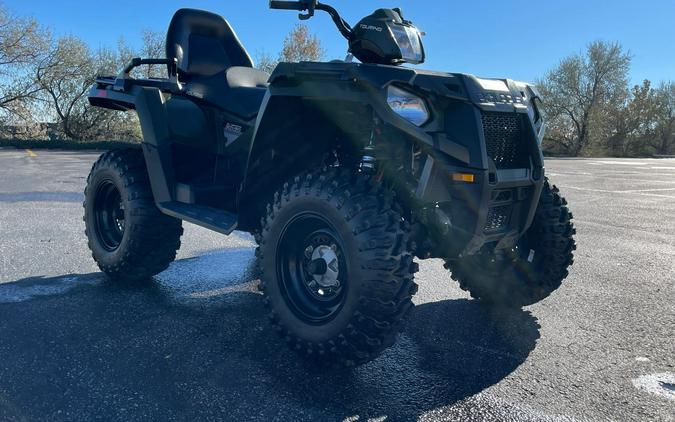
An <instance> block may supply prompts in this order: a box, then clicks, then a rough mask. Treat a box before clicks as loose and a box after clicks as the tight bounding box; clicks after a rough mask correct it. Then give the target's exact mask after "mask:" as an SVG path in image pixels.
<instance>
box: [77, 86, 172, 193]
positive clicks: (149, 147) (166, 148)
mask: <svg viewBox="0 0 675 422" xmlns="http://www.w3.org/2000/svg"><path fill="white" fill-rule="evenodd" d="M89 102H90V104H91V105H93V106H96V107H102V108H107V109H110V110H118V111H128V110H136V112H137V113H138V118H139V120H140V123H141V130H142V132H143V144H142V146H143V153H144V156H145V162H146V166H147V170H148V177H149V178H150V185H151V186H152V192H153V195H154V197H155V201H156V202H157V203H162V202H169V201H171V200H172V198H173V194H172V192H173V187H174V186H175V181H174V177H173V175H174V171H173V167H172V160H171V153H170V145H171V142H170V139H171V134H170V129H169V124H168V122H169V117H168V112H167V108H166V104H165V98H164V95H163V94H162V91H161V90H160V89H159V88H154V87H145V86H139V85H135V86H132V87H130V88H129V89H128V90H126V91H116V90H113V89H112V87H111V86H110V85H105V84H100V83H99V84H97V85H95V86H94V87H93V88H92V89H91V91H90V93H89Z"/></svg>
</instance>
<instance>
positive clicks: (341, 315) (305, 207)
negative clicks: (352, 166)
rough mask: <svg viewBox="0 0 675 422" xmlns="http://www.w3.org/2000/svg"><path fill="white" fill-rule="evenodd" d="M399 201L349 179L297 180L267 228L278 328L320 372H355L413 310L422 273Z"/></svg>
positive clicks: (331, 175)
mask: <svg viewBox="0 0 675 422" xmlns="http://www.w3.org/2000/svg"><path fill="white" fill-rule="evenodd" d="M407 246H408V234H407V223H406V222H405V221H404V220H403V219H402V218H401V215H400V214H399V213H398V212H397V211H395V207H394V200H393V194H391V193H390V192H389V191H387V190H386V189H384V188H382V187H380V186H377V185H376V184H375V183H374V182H372V181H371V180H370V179H369V178H367V177H366V176H363V175H359V174H353V173H352V172H350V171H347V170H336V169H331V170H326V171H322V172H317V173H315V174H310V175H307V176H305V177H298V178H296V179H294V180H293V181H292V182H291V183H287V184H286V185H285V186H284V188H283V190H282V191H280V192H278V193H277V194H276V195H275V199H274V202H273V203H272V204H270V205H269V207H268V211H267V216H266V217H265V218H264V219H263V221H262V233H261V236H260V252H259V254H260V266H261V274H262V276H261V280H262V283H261V288H262V290H263V293H264V297H265V304H266V306H267V307H268V308H269V309H270V318H271V320H272V324H273V325H274V326H275V328H276V330H277V331H278V332H279V334H280V335H281V337H282V338H284V339H285V340H286V341H287V342H288V344H289V345H290V346H291V348H292V349H294V350H296V351H297V352H298V353H300V354H301V355H303V356H304V357H306V358H309V359H312V360H313V361H315V362H316V363H319V364H326V365H340V366H353V365H357V364H361V363H365V362H368V361H370V360H372V359H374V358H375V357H377V356H378V355H379V354H380V353H381V352H382V351H383V350H384V349H385V348H387V347H389V346H390V345H392V344H393V343H394V341H395V338H396V334H397V333H398V332H399V331H400V329H401V327H402V322H403V320H404V318H405V316H406V315H407V314H408V312H409V311H410V310H411V309H412V308H413V303H412V301H411V298H412V296H413V295H414V294H415V292H416V289H417V286H416V285H415V283H414V281H413V274H414V272H415V271H416V265H415V264H414V263H413V260H412V259H413V258H412V255H411V253H410V251H408V247H407Z"/></svg>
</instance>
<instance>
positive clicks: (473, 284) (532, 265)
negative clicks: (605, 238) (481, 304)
mask: <svg viewBox="0 0 675 422" xmlns="http://www.w3.org/2000/svg"><path fill="white" fill-rule="evenodd" d="M575 233H576V230H575V229H574V225H573V224H572V213H571V212H570V211H569V209H568V208H567V201H566V200H565V198H563V197H562V196H560V192H559V190H558V188H557V187H555V186H552V185H550V184H549V181H548V179H547V180H546V181H545V183H544V189H543V191H542V193H541V197H540V199H539V205H538V208H537V212H536V214H535V217H534V221H533V223H532V226H531V227H530V229H529V230H528V231H527V232H526V233H525V235H524V236H523V238H522V239H521V240H520V241H519V242H518V245H517V246H516V247H515V248H514V249H511V250H508V251H499V252H495V251H494V249H492V250H490V249H484V250H483V251H481V252H479V253H478V254H476V255H473V256H468V257H464V258H460V259H459V260H455V261H451V262H450V261H449V262H447V264H446V267H447V268H449V269H450V270H451V271H452V278H453V279H454V280H456V281H458V282H459V285H460V287H461V288H462V289H463V290H466V291H468V292H469V293H470V294H471V296H472V297H474V298H476V299H481V300H484V301H486V302H488V303H492V304H496V305H505V306H513V307H520V306H527V305H531V304H534V303H536V302H539V301H541V300H543V299H544V298H546V297H548V296H549V295H550V294H551V293H553V292H554V291H555V290H556V289H558V287H560V285H561V284H562V281H563V280H564V279H565V278H566V277H567V275H568V268H569V267H570V266H571V265H572V263H573V262H574V259H573V258H574V257H573V252H574V250H575V249H576V244H575V241H574V235H575Z"/></svg>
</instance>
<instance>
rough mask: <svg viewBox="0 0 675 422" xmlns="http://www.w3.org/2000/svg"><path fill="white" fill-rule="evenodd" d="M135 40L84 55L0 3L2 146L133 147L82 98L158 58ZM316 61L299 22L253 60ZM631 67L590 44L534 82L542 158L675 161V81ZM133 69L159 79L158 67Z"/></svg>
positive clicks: (265, 64)
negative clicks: (542, 126) (104, 80)
mask: <svg viewBox="0 0 675 422" xmlns="http://www.w3.org/2000/svg"><path fill="white" fill-rule="evenodd" d="M141 39H142V43H141V47H140V48H139V49H134V48H131V47H130V46H129V44H128V43H127V42H126V41H125V40H124V39H120V40H119V41H118V43H117V46H116V47H115V48H99V49H92V48H90V47H89V46H88V45H87V44H86V43H85V42H84V41H83V40H81V39H79V38H77V37H75V36H73V35H68V36H62V37H55V36H54V35H53V34H52V33H51V32H50V31H49V30H48V29H47V28H45V27H44V26H42V25H40V24H39V22H37V21H36V20H35V19H33V18H26V17H22V16H16V15H14V14H12V13H11V12H10V11H8V10H7V9H6V8H5V7H4V6H2V5H0V139H46V138H49V139H73V140H79V141H92V140H129V141H137V140H139V139H140V138H141V132H140V126H139V124H138V121H137V118H136V116H135V113H119V112H112V111H108V110H103V109H100V108H95V107H90V106H89V104H88V101H87V94H88V91H89V89H90V87H91V86H92V85H93V83H94V81H95V79H96V77H97V76H98V75H114V74H117V73H118V72H119V70H120V69H121V68H122V67H124V65H125V64H126V63H128V62H129V60H131V59H132V58H133V57H164V54H165V53H164V51H165V50H164V34H163V33H158V32H153V31H147V30H146V31H143V32H142V33H141ZM324 54H325V52H324V50H323V49H322V47H321V43H320V41H319V40H318V39H317V38H316V36H314V35H312V34H311V33H310V32H309V30H308V28H307V27H306V26H303V25H298V26H297V27H296V28H294V30H293V31H291V32H290V33H289V34H288V35H287V37H286V39H285V40H284V45H283V49H282V51H281V52H280V53H279V54H278V56H276V57H272V56H270V55H268V54H260V55H258V57H257V59H258V60H257V61H258V67H259V68H261V69H263V70H266V71H271V70H272V69H273V68H274V66H275V65H276V64H277V63H278V62H279V61H301V60H320V59H322V58H323V56H324ZM630 65H631V55H630V53H629V52H627V51H625V50H624V49H623V48H622V46H621V45H620V44H618V43H607V42H601V41H597V42H593V43H591V44H589V45H588V46H587V48H586V49H585V50H584V51H583V52H580V53H578V54H574V55H572V56H569V57H566V58H564V59H562V60H561V61H560V63H559V64H558V66H556V67H555V68H554V69H552V70H550V71H549V72H548V73H547V74H546V75H545V76H544V77H542V78H541V79H540V80H539V81H538V82H537V85H538V88H539V90H540V92H541V94H542V96H543V99H544V105H545V109H546V110H545V111H546V116H547V128H548V130H547V134H546V137H545V139H544V143H543V147H544V150H545V152H547V153H548V154H553V155H568V156H580V155H611V156H647V155H655V154H656V155H659V154H660V155H669V154H675V83H673V82H661V83H660V84H658V86H654V84H652V83H651V82H650V81H648V80H645V81H644V82H643V83H642V84H641V85H638V86H635V87H632V88H631V87H629V82H628V80H629V79H628V74H629V71H630ZM135 72H137V73H136V75H137V76H142V77H161V76H163V75H164V74H165V69H164V68H163V67H162V66H147V67H145V68H142V69H140V70H136V71H135Z"/></svg>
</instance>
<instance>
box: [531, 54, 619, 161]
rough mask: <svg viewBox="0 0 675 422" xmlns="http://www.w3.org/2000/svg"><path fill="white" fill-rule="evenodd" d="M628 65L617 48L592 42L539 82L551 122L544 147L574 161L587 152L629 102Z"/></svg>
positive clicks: (564, 60) (562, 61)
mask: <svg viewBox="0 0 675 422" xmlns="http://www.w3.org/2000/svg"><path fill="white" fill-rule="evenodd" d="M630 62H631V58H630V55H629V54H628V53H627V52H625V51H624V50H623V48H622V47H621V45H620V44H619V43H606V42H603V41H595V42H593V43H591V44H589V45H588V47H587V49H586V51H585V52H583V53H579V54H575V55H573V56H570V57H567V58H564V59H563V60H561V62H560V64H559V65H558V66H557V67H556V68H555V69H553V70H551V71H549V72H548V73H547V74H546V76H545V77H544V78H543V79H542V80H541V81H539V83H538V85H539V88H540V91H541V93H542V94H543V96H544V102H545V107H546V111H547V114H548V116H549V119H550V125H549V127H550V129H551V130H550V131H549V135H548V137H547V139H546V140H545V147H547V148H549V149H552V148H555V149H562V150H563V151H564V152H566V153H568V154H571V155H575V156H576V155H579V154H581V153H582V152H583V151H584V150H586V149H588V148H589V147H590V146H591V144H592V142H593V141H594V140H597V137H598V135H599V134H600V133H601V132H602V125H603V124H604V122H605V121H606V120H607V118H608V113H611V112H612V110H616V109H617V108H619V107H620V105H621V104H623V103H624V102H625V100H626V98H627V95H628V89H627V79H628V78H627V74H628V70H629V67H630Z"/></svg>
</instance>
